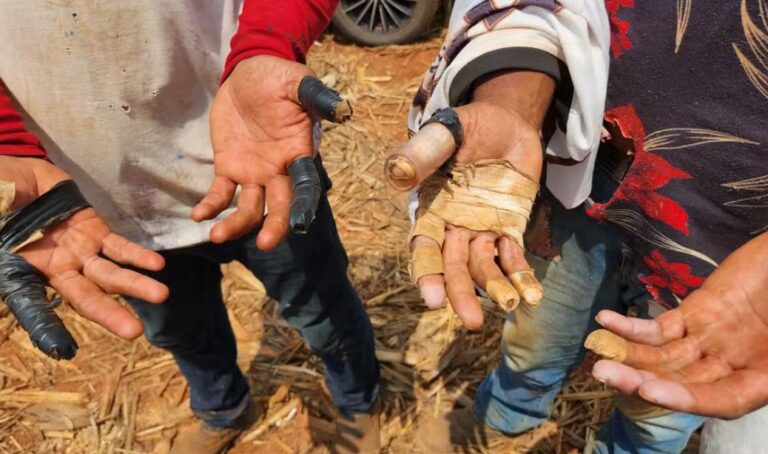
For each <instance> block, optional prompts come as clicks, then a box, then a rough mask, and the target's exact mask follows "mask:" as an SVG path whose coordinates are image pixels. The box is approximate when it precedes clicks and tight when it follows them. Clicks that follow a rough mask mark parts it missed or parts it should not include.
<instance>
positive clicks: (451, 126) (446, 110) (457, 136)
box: [421, 107, 464, 150]
mask: <svg viewBox="0 0 768 454" xmlns="http://www.w3.org/2000/svg"><path fill="white" fill-rule="evenodd" d="M430 123H440V124H441V125H443V126H445V127H446V128H448V131H450V132H451V135H452V136H453V141H454V142H456V149H457V150H458V149H459V148H461V144H462V143H464V133H463V132H462V130H461V122H460V121H459V115H458V114H457V113H456V111H455V110H453V108H452V107H443V108H442V109H437V110H436V111H435V113H433V114H432V117H431V118H430V119H429V120H427V121H425V122H424V123H422V124H421V127H422V128H423V127H424V126H426V125H428V124H430Z"/></svg>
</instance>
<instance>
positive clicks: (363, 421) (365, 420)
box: [331, 400, 381, 454]
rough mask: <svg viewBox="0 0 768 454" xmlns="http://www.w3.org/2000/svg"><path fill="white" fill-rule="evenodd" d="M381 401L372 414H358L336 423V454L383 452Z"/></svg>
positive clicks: (334, 450)
mask: <svg viewBox="0 0 768 454" xmlns="http://www.w3.org/2000/svg"><path fill="white" fill-rule="evenodd" d="M380 419H381V401H379V400H377V401H376V403H374V404H373V408H371V413H370V414H369V413H356V414H354V415H352V416H351V417H340V418H339V419H338V420H337V421H336V440H334V443H333V446H332V448H331V452H333V453H334V454H379V451H380V450H381V438H380V437H381V435H380V430H381V422H380Z"/></svg>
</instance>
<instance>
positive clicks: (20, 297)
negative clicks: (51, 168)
mask: <svg viewBox="0 0 768 454" xmlns="http://www.w3.org/2000/svg"><path fill="white" fill-rule="evenodd" d="M88 206H89V205H88V202H87V201H86V200H85V198H84V197H83V195H82V194H81V193H80V190H79V189H78V188H77V185H76V184H75V183H74V182H73V181H71V180H66V181H63V182H61V183H59V184H57V185H56V186H54V187H53V188H52V189H51V190H50V191H48V192H46V193H45V194H43V195H42V196H40V197H38V198H37V199H35V200H34V201H32V203H30V204H29V205H27V206H25V207H23V208H21V209H19V210H16V211H13V212H11V213H8V214H7V215H6V216H4V217H2V218H0V299H2V300H3V301H4V302H5V304H6V305H7V306H8V308H9V309H10V310H11V313H13V315H14V316H15V317H16V319H17V320H18V321H19V324H20V325H21V326H22V328H24V330H25V331H26V332H27V333H28V334H29V338H30V339H31V341H32V344H34V345H35V346H36V347H37V348H39V349H40V350H41V351H42V352H43V353H45V354H46V355H48V356H50V357H51V358H54V359H62V358H64V359H71V358H73V357H74V356H75V353H76V352H77V342H75V339H74V338H73V337H72V334H71V333H70V332H69V331H68V330H67V328H66V327H65V326H64V323H63V322H62V321H61V319H60V318H59V317H58V315H56V313H55V312H54V311H53V308H52V306H51V304H49V302H48V299H47V297H46V291H45V279H44V278H43V276H41V275H40V273H39V272H38V271H37V270H36V269H35V268H34V267H33V266H32V265H30V264H29V263H28V262H27V261H26V260H24V259H23V258H22V257H21V256H19V255H16V254H13V253H11V252H10V251H11V249H13V248H14V247H15V246H18V245H19V244H21V243H23V242H24V241H26V240H27V239H28V238H29V237H30V236H31V235H32V234H33V233H34V232H36V231H38V230H45V229H47V228H50V227H53V226H54V225H56V224H58V223H60V222H62V221H64V220H65V219H67V218H69V217H70V216H72V215H73V214H75V213H76V212H78V211H80V210H82V209H84V208H87V207H88Z"/></svg>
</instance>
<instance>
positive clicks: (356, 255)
mask: <svg viewBox="0 0 768 454" xmlns="http://www.w3.org/2000/svg"><path fill="white" fill-rule="evenodd" d="M438 46H439V40H438V39H432V40H430V41H427V42H425V43H420V44H416V45H411V46H392V47H383V48H376V49H364V48H359V47H355V46H351V45H341V44H338V43H336V42H335V41H333V39H332V38H326V39H324V40H323V41H322V42H321V43H319V44H318V45H317V46H315V48H314V50H313V51H312V53H311V55H310V64H311V66H312V68H313V69H314V70H315V71H316V72H317V74H318V75H319V76H320V77H321V78H323V80H324V81H326V83H328V84H331V85H333V86H335V88H336V89H337V90H339V91H340V92H341V93H342V94H343V95H344V96H346V97H347V98H348V99H349V100H350V101H351V102H352V103H353V106H354V108H355V118H354V120H353V121H351V122H350V123H348V124H345V125H343V126H335V125H330V126H329V128H328V130H327V134H326V137H325V142H324V146H323V157H324V160H325V163H326V166H327V168H328V170H329V173H330V175H331V177H332V178H333V180H334V189H333V190H332V192H331V193H330V199H331V203H332V205H333V209H334V211H335V214H336V221H337V224H338V228H339V232H340V234H341V237H342V240H343V242H344V244H345V245H346V248H347V251H348V253H349V256H350V262H351V267H350V274H351V276H352V279H353V281H354V283H355V285H356V287H357V288H358V290H359V291H360V294H361V295H362V297H363V299H364V300H365V302H366V304H367V308H368V312H369V315H370V317H371V320H372V322H373V325H374V327H375V329H376V336H377V356H378V357H379V359H380V361H381V363H382V374H383V378H384V385H383V393H382V395H383V403H384V419H383V424H382V427H383V430H382V435H383V437H384V443H385V446H386V447H387V448H386V452H389V453H410V452H414V448H413V447H412V445H411V444H410V440H411V439H412V436H413V434H414V433H415V432H416V431H418V429H419V420H420V418H423V417H424V416H425V415H430V414H433V415H434V414H437V413H438V412H439V411H442V410H447V409H450V408H460V407H462V406H466V405H467V404H469V403H470V402H471V400H472V398H473V394H474V390H475V389H476V387H477V385H478V384H479V382H480V381H481V380H482V378H483V376H484V375H485V374H486V373H487V372H488V371H489V370H491V369H492V368H493V367H494V366H495V364H496V363H497V361H498V357H499V355H498V345H499V342H500V337H499V336H500V328H501V325H502V323H503V318H504V315H503V314H502V313H501V312H500V311H499V310H498V309H497V308H496V307H494V306H493V305H491V304H490V303H488V302H487V301H486V302H485V308H486V314H487V322H486V323H485V326H484V328H483V330H481V331H479V332H468V331H466V330H464V329H463V328H462V327H461V324H460V322H458V320H457V319H456V317H455V316H454V315H453V314H452V313H451V312H450V311H448V310H440V311H430V312H426V311H425V310H424V308H423V307H422V305H421V303H420V301H419V296H418V292H417V291H415V290H414V289H413V288H412V286H411V285H410V283H409V279H408V276H407V273H406V270H405V268H406V267H405V264H406V263H407V254H406V247H405V239H406V236H407V232H408V227H409V225H408V221H407V215H406V204H405V197H404V196H403V195H402V194H398V193H395V192H394V191H392V190H390V189H389V188H388V187H387V185H386V184H385V182H384V181H383V175H382V161H383V156H385V154H386V153H387V152H388V151H389V150H391V149H393V148H394V147H395V146H397V144H399V143H401V142H402V141H404V140H405V139H406V136H407V129H406V122H405V119H406V115H407V112H408V109H409V106H410V99H411V96H412V95H413V93H414V92H415V90H416V88H417V86H418V82H419V78H420V75H421V73H422V72H423V71H424V69H425V68H426V67H427V66H428V65H429V64H430V63H431V61H432V58H433V56H434V55H435V53H436V51H437V49H438ZM224 268H225V269H224V271H225V277H224V280H223V282H222V291H223V293H224V295H225V299H226V301H227V307H228V309H229V312H230V318H231V320H232V324H233V328H234V331H235V334H236V338H237V341H238V348H239V357H238V361H239V363H240V366H241V367H242V369H243V370H244V371H247V376H248V378H249V380H250V381H251V383H252V388H251V392H252V395H253V397H254V399H256V400H257V401H258V402H260V403H261V404H263V405H264V406H265V407H266V408H268V410H267V414H266V416H265V418H264V419H262V420H261V422H259V423H257V424H256V425H255V426H254V427H253V428H252V429H250V430H249V431H247V432H246V433H245V434H244V435H243V436H241V438H240V439H239V440H238V441H237V443H236V444H235V446H234V448H233V450H232V452H234V453H281V452H285V453H322V452H327V451H328V448H327V446H326V445H325V444H324V442H325V441H327V440H328V439H329V438H330V436H331V435H332V432H333V422H332V421H333V419H334V418H335V417H336V414H335V412H334V410H333V406H332V405H331V402H330V399H329V397H328V393H327V390H326V389H325V387H324V384H323V382H322V364H321V363H320V362H319V361H318V359H317V358H315V357H314V356H313V355H311V354H310V352H309V351H308V349H307V348H306V347H305V345H304V343H303V342H302V340H301V338H300V337H299V336H297V335H296V333H294V332H293V331H292V330H291V329H290V328H289V327H288V326H287V325H286V324H285V323H284V322H283V321H282V320H280V318H279V317H277V315H276V313H275V305H274V303H273V302H271V301H270V300H269V299H268V298H266V297H265V295H264V292H263V288H262V287H261V284H260V283H259V282H258V280H257V279H255V278H254V277H253V276H252V275H251V274H250V273H249V272H248V271H246V270H245V269H244V268H243V267H242V266H240V265H239V264H237V263H233V264H230V265H228V266H225V267H224ZM59 312H60V313H61V314H62V317H63V318H64V320H65V322H66V323H67V325H68V326H69V328H70V329H71V330H72V331H73V333H74V335H75V337H76V338H77V340H78V343H79V344H80V351H79V352H78V355H77V357H76V358H75V359H74V360H73V361H69V362H67V361H62V362H55V361H52V360H49V359H48V358H46V357H44V356H43V355H42V354H41V353H39V352H38V351H36V350H34V349H33V347H32V346H31V344H30V342H29V340H28V338H27V336H26V334H25V333H24V332H23V331H22V330H21V329H20V328H18V326H16V323H15V321H14V319H13V318H12V317H11V316H10V315H8V314H7V312H3V311H0V452H23V453H33V452H40V453H43V452H45V453H50V452H56V453H59V452H61V453H158V454H159V453H164V452H166V451H167V449H168V447H169V446H170V443H171V440H172V438H173V436H174V435H175V434H176V432H177V430H178V428H179V427H181V426H182V425H184V424H188V423H191V422H192V421H193V418H192V416H191V412H190V410H189V389H188V387H187V385H186V383H185V380H184V378H183V377H182V375H181V374H180V373H179V371H178V369H177V367H176V365H175V363H174V361H173V359H172V358H171V356H170V355H169V354H167V353H165V352H163V351H161V350H158V349H156V348H154V347H152V346H150V345H149V344H148V343H147V342H146V341H145V340H144V339H142V340H139V341H136V342H126V341H123V340H120V339H117V338H115V337H114V336H112V335H110V334H108V333H106V332H105V331H104V330H102V329H100V328H98V327H96V326H94V325H92V324H90V323H87V322H85V321H83V320H81V319H79V318H78V317H77V316H76V315H75V314H74V313H73V311H72V310H71V309H69V308H68V307H66V306H64V307H61V308H59ZM611 408H612V393H611V392H610V391H608V390H606V389H604V388H603V387H602V385H600V384H599V383H596V382H594V381H592V380H590V379H589V378H588V376H587V375H586V374H585V373H584V372H583V371H581V370H578V371H577V372H576V373H575V375H574V376H573V377H572V378H571V380H570V382H569V384H568V386H567V387H566V388H565V389H564V390H563V392H562V393H561V395H560V396H559V397H558V399H557V401H556V402H555V404H554V407H553V417H552V424H550V425H548V426H547V429H546V430H544V431H542V432H541V433H539V434H538V439H537V441H536V443H535V446H534V447H533V448H532V449H531V450H532V451H535V452H543V453H567V452H581V451H582V450H584V451H585V452H590V451H591V443H592V441H593V440H594V436H595V432H596V430H597V429H598V428H599V426H600V423H601V421H602V420H603V419H605V418H606V417H607V415H609V414H610V411H611ZM529 444H530V443H529ZM524 450H525V449H523V448H521V445H520V444H519V443H517V444H515V443H514V442H513V443H511V444H508V445H504V446H496V447H493V448H492V449H490V450H489V452H500V453H501V452H505V453H506V452H522V451H524Z"/></svg>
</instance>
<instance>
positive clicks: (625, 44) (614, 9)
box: [605, 0, 635, 58]
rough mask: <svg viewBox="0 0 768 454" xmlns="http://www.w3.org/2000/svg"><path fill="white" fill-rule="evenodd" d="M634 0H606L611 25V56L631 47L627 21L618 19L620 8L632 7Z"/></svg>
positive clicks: (619, 54)
mask: <svg viewBox="0 0 768 454" xmlns="http://www.w3.org/2000/svg"><path fill="white" fill-rule="evenodd" d="M634 6H635V0H606V2H605V9H606V10H608V20H609V21H610V25H611V54H613V58H619V57H620V56H621V54H622V53H624V52H625V51H627V50H629V49H631V48H632V40H630V39H629V22H628V21H625V20H621V19H619V10H620V9H621V8H634Z"/></svg>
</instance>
